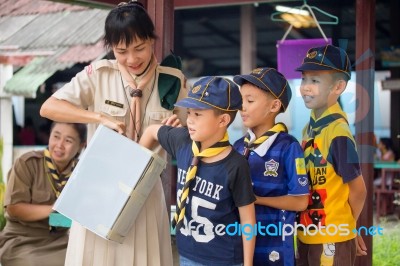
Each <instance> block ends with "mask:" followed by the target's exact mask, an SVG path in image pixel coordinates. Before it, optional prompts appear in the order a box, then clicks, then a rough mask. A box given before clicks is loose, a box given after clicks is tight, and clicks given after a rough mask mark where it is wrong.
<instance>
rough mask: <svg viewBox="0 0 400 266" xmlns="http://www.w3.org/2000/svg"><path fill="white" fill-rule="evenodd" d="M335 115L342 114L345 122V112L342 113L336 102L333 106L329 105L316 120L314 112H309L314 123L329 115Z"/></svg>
mask: <svg viewBox="0 0 400 266" xmlns="http://www.w3.org/2000/svg"><path fill="white" fill-rule="evenodd" d="M335 113H340V114H342V115H343V116H344V117H345V118H346V120H347V115H346V113H345V112H343V109H342V108H341V107H340V105H339V103H338V102H336V103H335V104H333V105H331V106H330V107H328V109H326V110H325V111H324V112H323V113H322V115H321V116H320V117H318V118H315V112H314V110H312V111H311V118H312V119H314V120H315V121H317V120H320V119H321V118H324V117H326V116H328V115H330V114H335Z"/></svg>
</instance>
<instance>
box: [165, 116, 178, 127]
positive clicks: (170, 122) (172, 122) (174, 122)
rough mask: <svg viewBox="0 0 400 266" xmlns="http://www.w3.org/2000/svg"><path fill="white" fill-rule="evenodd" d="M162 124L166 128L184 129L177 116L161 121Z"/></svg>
mask: <svg viewBox="0 0 400 266" xmlns="http://www.w3.org/2000/svg"><path fill="white" fill-rule="evenodd" d="M161 123H162V124H163V125H166V126H172V127H182V124H181V121H180V120H179V118H178V116H177V115H175V114H174V115H172V116H170V117H168V118H165V119H164V120H163V121H161Z"/></svg>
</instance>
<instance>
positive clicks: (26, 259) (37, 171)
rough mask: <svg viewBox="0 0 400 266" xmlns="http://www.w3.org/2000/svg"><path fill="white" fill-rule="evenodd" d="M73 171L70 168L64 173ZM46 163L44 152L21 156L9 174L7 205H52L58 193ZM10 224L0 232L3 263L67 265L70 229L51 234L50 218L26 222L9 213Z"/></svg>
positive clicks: (5, 203) (5, 202)
mask: <svg viewBox="0 0 400 266" xmlns="http://www.w3.org/2000/svg"><path fill="white" fill-rule="evenodd" d="M70 171H71V168H70V167H68V168H67V169H66V170H65V171H64V172H63V173H62V174H67V173H69V172H70ZM51 182H53V181H52V179H51V177H50V176H48V174H47V172H46V168H45V166H44V154H43V151H32V152H28V153H26V154H24V155H22V156H21V157H19V158H18V159H17V160H16V161H15V163H14V166H13V168H12V169H11V171H10V172H9V175H8V183H7V187H6V194H5V201H4V205H5V206H7V205H10V204H16V203H31V204H42V205H52V204H54V202H55V201H56V194H55V192H54V191H53V188H52V185H51ZM6 218H7V223H6V227H5V228H4V229H3V231H1V232H0V258H1V260H0V262H1V263H2V264H3V265H31V264H34V265H49V266H50V265H51V266H55V265H64V258H65V253H66V249H67V243H68V235H67V232H68V229H62V228H58V229H57V232H56V233H50V230H49V223H48V219H43V220H41V221H36V222H24V221H21V220H19V219H16V218H11V217H10V216H9V215H8V214H7V213H6Z"/></svg>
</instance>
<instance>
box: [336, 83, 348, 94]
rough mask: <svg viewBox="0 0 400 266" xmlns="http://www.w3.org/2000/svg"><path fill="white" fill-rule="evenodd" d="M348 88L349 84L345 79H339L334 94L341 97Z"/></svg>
mask: <svg viewBox="0 0 400 266" xmlns="http://www.w3.org/2000/svg"><path fill="white" fill-rule="evenodd" d="M346 86H347V82H346V81H344V80H343V79H339V80H338V81H336V85H335V87H334V92H335V94H337V95H341V94H342V93H343V92H344V90H345V89H346Z"/></svg>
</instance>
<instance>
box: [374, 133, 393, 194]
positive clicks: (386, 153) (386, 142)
mask: <svg viewBox="0 0 400 266" xmlns="http://www.w3.org/2000/svg"><path fill="white" fill-rule="evenodd" d="M378 151H379V158H378V160H379V161H383V162H395V159H396V152H395V151H394V147H393V142H392V139H391V138H381V139H380V140H379V143H378ZM375 175H376V176H377V178H375V180H374V185H375V186H378V187H379V186H381V183H382V181H381V180H382V178H381V171H379V172H378V173H376V174H375ZM388 176H389V174H388ZM386 186H387V187H391V186H392V178H387V179H386Z"/></svg>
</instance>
